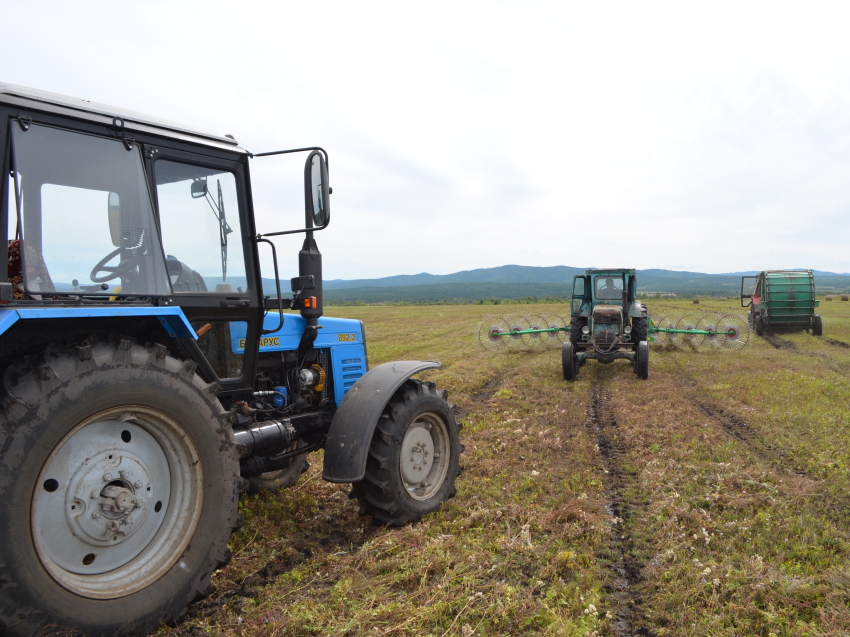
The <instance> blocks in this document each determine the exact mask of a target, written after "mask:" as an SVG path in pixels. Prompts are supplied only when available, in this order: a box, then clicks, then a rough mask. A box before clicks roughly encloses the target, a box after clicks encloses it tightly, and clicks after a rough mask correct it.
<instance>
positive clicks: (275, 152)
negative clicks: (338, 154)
mask: <svg viewBox="0 0 850 637" xmlns="http://www.w3.org/2000/svg"><path fill="white" fill-rule="evenodd" d="M308 150H318V151H319V152H321V153H322V155H324V156H325V166H327V168H328V170H330V162H329V161H328V151H326V150H325V149H324V148H322V147H321V146H308V147H307V148H293V149H292V150H273V151H272V152H270V153H256V154H255V153H248V157H251V158H253V157H268V156H269V155H288V154H289V153H304V152H307V151H308Z"/></svg>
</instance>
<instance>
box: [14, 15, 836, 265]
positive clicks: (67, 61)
mask: <svg viewBox="0 0 850 637" xmlns="http://www.w3.org/2000/svg"><path fill="white" fill-rule="evenodd" d="M8 8H10V9H11V8H12V7H11V5H9V7H8ZM7 13H8V12H7ZM12 13H13V14H14V13H16V12H15V11H12ZM18 18H20V19H15V20H14V21H15V23H16V26H15V28H14V29H4V34H3V38H2V39H0V55H2V59H3V60H4V61H5V62H6V63H5V65H4V67H3V71H2V73H0V82H9V83H13V84H21V85H24V86H29V87H33V88H39V89H43V90H48V91H54V92H57V93H63V94H67V95H72V96H75V97H81V98H85V99H89V100H93V101H98V102H103V103H106V104H112V105H115V106H119V107H124V108H128V109H132V110H137V111H141V112H145V113H150V114H152V115H156V116H159V117H165V118H168V119H172V120H176V121H180V122H186V123H188V124H192V125H195V126H199V127H203V128H208V129H211V130H214V131H217V132H221V133H230V134H233V135H234V136H235V137H236V139H237V140H239V142H240V144H241V145H242V146H243V147H244V148H246V149H248V150H249V151H251V152H254V153H259V152H264V151H272V150H279V149H284V148H297V147H303V146H321V147H323V148H325V149H326V150H327V151H328V153H329V158H330V162H329V163H330V183H331V185H332V187H333V189H334V193H333V195H332V196H331V223H330V225H329V227H328V228H327V229H326V230H324V231H322V232H321V233H318V234H317V236H316V239H317V242H318V245H319V248H320V249H321V251H322V254H323V261H324V276H325V278H326V279H357V278H377V277H383V276H392V275H397V274H415V273H419V272H430V273H432V274H448V273H452V272H457V271H460V270H469V269H475V268H486V267H496V266H500V265H505V264H520V265H530V266H552V265H568V266H573V267H634V268H639V269H646V268H665V269H673V270H690V271H697V272H714V273H719V272H736V271H745V270H762V269H773V268H785V267H802V268H812V269H818V270H826V271H833V272H850V214H848V213H850V37H848V36H847V25H848V24H850V5H848V4H847V3H842V2H834V3H826V2H807V3H783V2H747V3H741V2H714V3H710V4H708V3H683V2H669V3H667V2H644V3H635V2H605V3H587V2H583V3H579V2H566V1H562V2H530V1H527V2H500V1H493V0H491V1H488V2H460V1H455V2H440V1H432V2H428V3H402V2H386V3H384V2H365V1H364V2H357V3H353V2H334V1H330V0H326V1H324V2H322V3H304V2H298V3H296V2H286V1H277V2H255V1H253V0H244V1H242V2H216V1H205V2H179V1H176V0H170V1H167V2H159V1H152V2H132V1H128V2H124V3H106V2H100V3H97V2H85V1H82V2H74V3H68V2H39V1H38V0H33V1H32V2H30V3H28V4H27V10H26V11H25V12H24V13H23V14H20V15H19V16H18ZM305 160H306V156H304V155H301V156H297V157H291V156H288V157H285V158H274V159H273V158H255V159H252V160H251V170H252V175H253V190H254V198H255V208H256V210H255V215H256V218H257V227H258V229H259V230H260V231H263V232H271V231H275V230H283V229H290V228H296V227H300V224H301V223H303V187H302V185H301V183H302V176H303V162H304V161H305ZM277 244H278V258H279V262H280V265H281V270H282V272H281V276H282V277H284V278H285V277H286V276H295V274H296V272H295V270H297V255H296V252H297V250H298V248H299V246H300V239H297V238H290V239H282V240H279V241H278V242H277ZM264 268H265V270H268V271H270V268H269V266H268V261H266V264H265V266H264ZM265 270H264V274H268V273H267V272H265Z"/></svg>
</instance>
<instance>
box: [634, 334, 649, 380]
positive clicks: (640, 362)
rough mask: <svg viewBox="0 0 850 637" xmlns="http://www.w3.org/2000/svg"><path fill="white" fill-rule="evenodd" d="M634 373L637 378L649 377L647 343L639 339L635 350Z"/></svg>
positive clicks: (644, 378)
mask: <svg viewBox="0 0 850 637" xmlns="http://www.w3.org/2000/svg"><path fill="white" fill-rule="evenodd" d="M635 374H637V377H638V378H641V379H643V380H646V379H647V378H649V343H647V342H646V341H641V342H640V343H638V345H637V351H636V352H635Z"/></svg>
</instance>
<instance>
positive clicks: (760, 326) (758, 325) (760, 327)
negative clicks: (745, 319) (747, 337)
mask: <svg viewBox="0 0 850 637" xmlns="http://www.w3.org/2000/svg"><path fill="white" fill-rule="evenodd" d="M755 330H756V334H757V335H758V336H764V320H762V318H761V314H756V321H755Z"/></svg>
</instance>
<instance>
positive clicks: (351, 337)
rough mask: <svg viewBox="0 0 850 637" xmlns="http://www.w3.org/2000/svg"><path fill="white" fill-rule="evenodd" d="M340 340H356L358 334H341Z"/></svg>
mask: <svg viewBox="0 0 850 637" xmlns="http://www.w3.org/2000/svg"><path fill="white" fill-rule="evenodd" d="M338 336H339V340H340V341H343V342H349V341H356V340H357V334H339V335H338Z"/></svg>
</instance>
